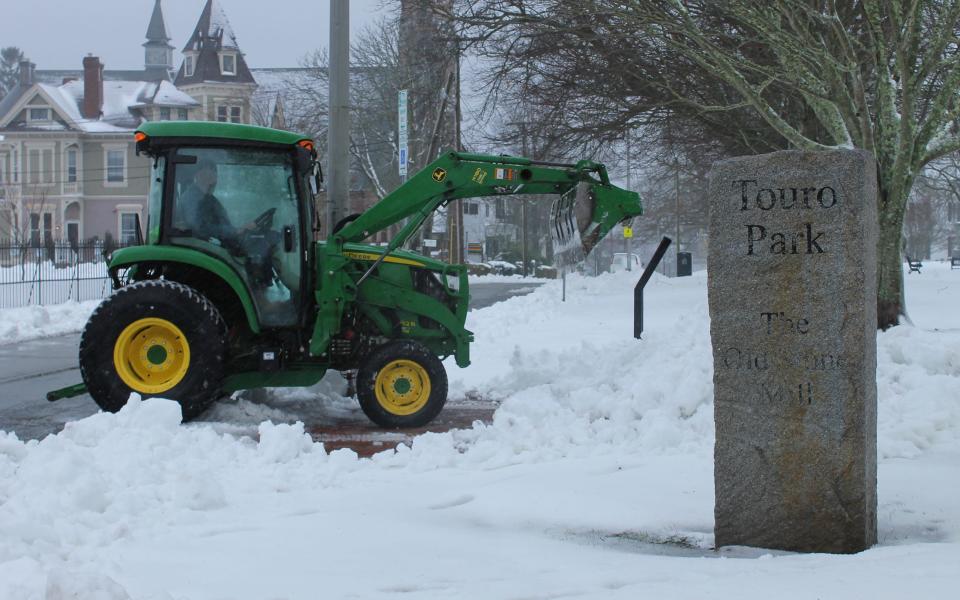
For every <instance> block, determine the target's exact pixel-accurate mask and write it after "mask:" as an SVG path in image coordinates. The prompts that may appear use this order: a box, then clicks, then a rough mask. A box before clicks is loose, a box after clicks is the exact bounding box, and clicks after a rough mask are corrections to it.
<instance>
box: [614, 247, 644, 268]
mask: <svg viewBox="0 0 960 600" xmlns="http://www.w3.org/2000/svg"><path fill="white" fill-rule="evenodd" d="M641 269H643V263H641V262H640V257H639V256H637V255H636V254H633V253H632V252H631V253H630V270H631V271H640V270H641ZM626 270H627V253H626V252H615V253H614V255H613V263H611V265H610V272H611V273H619V272H620V271H626Z"/></svg>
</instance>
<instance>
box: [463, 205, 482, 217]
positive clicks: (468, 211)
mask: <svg viewBox="0 0 960 600" xmlns="http://www.w3.org/2000/svg"><path fill="white" fill-rule="evenodd" d="M463 214H465V215H479V214H480V205H479V204H477V203H476V202H467V203H466V204H464V205H463Z"/></svg>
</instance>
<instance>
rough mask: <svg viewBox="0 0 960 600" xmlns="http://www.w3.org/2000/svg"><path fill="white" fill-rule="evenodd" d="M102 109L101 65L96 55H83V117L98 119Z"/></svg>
mask: <svg viewBox="0 0 960 600" xmlns="http://www.w3.org/2000/svg"><path fill="white" fill-rule="evenodd" d="M102 111H103V65H102V64H100V58H99V57H96V56H84V57H83V118H84V119H99V118H100V113H101V112H102Z"/></svg>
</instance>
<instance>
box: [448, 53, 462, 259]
mask: <svg viewBox="0 0 960 600" xmlns="http://www.w3.org/2000/svg"><path fill="white" fill-rule="evenodd" d="M455 54H456V56H455V57H454V59H455V60H456V61H457V63H456V65H455V67H456V86H457V87H456V88H455V94H456V97H455V100H454V111H455V114H456V117H455V119H454V124H453V126H454V137H455V143H456V146H457V152H463V139H462V138H461V134H460V133H461V132H460V122H461V120H462V119H463V113H462V112H461V106H460V42H459V41H458V42H457V48H456V53H455ZM447 238H448V239H447V243H448V248H449V252H448V262H449V263H450V264H462V263H463V262H464V261H463V243H464V240H463V204H462V203H461V201H460V200H454V201H453V202H450V203H449V204H447Z"/></svg>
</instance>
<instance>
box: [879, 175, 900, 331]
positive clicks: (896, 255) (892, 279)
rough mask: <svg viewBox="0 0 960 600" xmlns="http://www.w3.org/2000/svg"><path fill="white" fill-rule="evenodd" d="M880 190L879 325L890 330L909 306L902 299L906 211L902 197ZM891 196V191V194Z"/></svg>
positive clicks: (880, 327)
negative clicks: (895, 196)
mask: <svg viewBox="0 0 960 600" xmlns="http://www.w3.org/2000/svg"><path fill="white" fill-rule="evenodd" d="M884 195H885V194H884V193H883V192H881V209H880V210H881V212H880V239H879V241H878V247H877V328H878V329H889V328H890V327H893V326H895V325H898V324H899V323H900V315H901V314H904V311H905V309H906V305H905V303H904V298H903V260H902V257H901V254H900V246H901V244H902V239H903V210H899V209H898V208H897V207H898V206H899V205H901V204H902V202H900V201H899V199H894V198H890V197H889V196H888V197H887V201H886V202H884V201H883V200H882V198H883V196H884ZM891 195H892V194H891Z"/></svg>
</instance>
